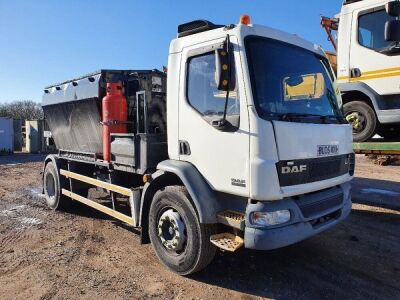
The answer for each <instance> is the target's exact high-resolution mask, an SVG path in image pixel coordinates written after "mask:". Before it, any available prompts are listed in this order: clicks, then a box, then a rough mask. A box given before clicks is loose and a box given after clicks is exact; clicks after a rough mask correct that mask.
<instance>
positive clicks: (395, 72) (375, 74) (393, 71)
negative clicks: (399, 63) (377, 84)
mask: <svg viewBox="0 0 400 300" xmlns="http://www.w3.org/2000/svg"><path fill="white" fill-rule="evenodd" d="M393 76H400V68H399V67H396V68H389V69H382V70H375V71H368V72H362V76H361V77H356V78H351V77H349V76H341V77H338V80H350V81H360V80H369V79H376V78H386V77H393Z"/></svg>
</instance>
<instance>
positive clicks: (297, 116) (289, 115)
mask: <svg viewBox="0 0 400 300" xmlns="http://www.w3.org/2000/svg"><path fill="white" fill-rule="evenodd" d="M280 117H281V120H284V121H291V120H293V119H301V118H318V119H319V120H321V121H324V122H326V121H328V120H332V119H334V120H336V121H338V118H337V117H336V116H331V115H328V116H323V115H318V114H301V113H286V114H281V115H280Z"/></svg>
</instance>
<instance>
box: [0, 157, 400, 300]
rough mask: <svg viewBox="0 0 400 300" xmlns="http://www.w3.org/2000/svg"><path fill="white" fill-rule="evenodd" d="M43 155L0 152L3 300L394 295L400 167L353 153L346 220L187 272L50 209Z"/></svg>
mask: <svg viewBox="0 0 400 300" xmlns="http://www.w3.org/2000/svg"><path fill="white" fill-rule="evenodd" d="M42 159H43V156H40V155H23V154H19V155H14V156H12V157H0V298H1V299H28V298H29V299H50V298H56V299H64V298H65V299H67V298H68V299H75V298H83V299H94V298H96V299H98V298H103V299H115V298H118V299H128V298H168V299H169V298H175V299H227V298H230V299H247V298H254V297H266V298H275V299H287V298H296V299H310V298H313V299H333V298H339V299H345V298H353V299H369V298H381V299H400V283H399V282H400V166H385V167H381V166H377V165H374V164H372V163H371V161H370V160H368V159H366V158H365V157H362V156H359V157H357V169H356V177H357V178H355V180H354V184H353V186H354V188H353V200H354V202H357V203H355V204H354V205H353V211H352V213H351V215H350V217H349V218H348V219H347V220H346V221H344V222H343V223H341V224H340V225H338V226H336V227H335V228H333V229H331V230H330V231H327V232H324V233H322V234H320V235H318V236H316V237H313V238H311V239H308V240H306V241H303V242H301V243H299V244H296V245H292V246H290V247H287V248H284V249H280V250H275V251H269V252H256V251H249V250H240V251H239V252H237V253H234V254H224V253H220V254H218V256H217V257H216V259H215V260H214V262H213V263H212V264H211V265H210V266H209V267H208V268H207V269H206V270H205V271H203V272H201V273H199V274H196V275H194V276H190V277H186V278H184V277H180V276H177V275H175V274H173V273H171V272H169V271H167V270H166V269H165V268H164V267H163V266H162V265H161V264H160V263H159V262H158V260H157V259H156V257H155V255H154V253H153V251H152V248H151V245H144V246H143V245H140V243H139V236H138V233H137V232H135V231H134V230H132V229H130V228H128V227H125V226H123V225H121V224H120V223H119V222H116V221H114V220H112V219H110V218H108V217H105V216H103V215H102V214H100V213H97V212H95V211H93V210H91V209H89V208H85V209H76V208H75V209H74V210H73V211H70V212H64V213H56V212H53V211H50V210H49V209H47V207H46V205H45V200H44V198H43V196H42V195H41V182H40V179H41V176H40V171H41V161H42ZM360 203H361V204H360ZM81 208H82V207H81Z"/></svg>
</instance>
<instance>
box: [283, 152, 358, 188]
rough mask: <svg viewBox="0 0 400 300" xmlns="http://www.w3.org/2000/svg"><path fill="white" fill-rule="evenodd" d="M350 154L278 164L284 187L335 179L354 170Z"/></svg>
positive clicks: (287, 161)
mask: <svg viewBox="0 0 400 300" xmlns="http://www.w3.org/2000/svg"><path fill="white" fill-rule="evenodd" d="M350 156H351V155H350V154H344V155H337V156H331V157H322V158H310V159H299V160H291V161H290V160H285V161H280V162H278V163H277V164H276V169H277V171H278V177H279V183H280V185H281V186H282V187H285V186H291V185H298V184H305V183H310V182H315V181H321V180H326V179H330V178H335V177H338V176H341V175H344V174H346V173H349V172H351V168H353V169H354V162H352V161H351V157H350Z"/></svg>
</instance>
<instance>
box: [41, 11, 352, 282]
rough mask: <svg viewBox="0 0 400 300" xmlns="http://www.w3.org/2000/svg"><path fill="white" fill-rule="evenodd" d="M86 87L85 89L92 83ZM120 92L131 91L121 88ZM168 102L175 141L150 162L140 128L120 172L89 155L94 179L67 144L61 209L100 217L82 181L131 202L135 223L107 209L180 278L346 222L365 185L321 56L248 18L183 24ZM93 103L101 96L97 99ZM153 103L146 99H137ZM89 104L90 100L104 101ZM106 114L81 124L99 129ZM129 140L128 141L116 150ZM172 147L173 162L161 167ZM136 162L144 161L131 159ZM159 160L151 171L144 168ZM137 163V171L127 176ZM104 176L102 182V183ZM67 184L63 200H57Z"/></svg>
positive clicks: (114, 151) (50, 194) (174, 49)
mask: <svg viewBox="0 0 400 300" xmlns="http://www.w3.org/2000/svg"><path fill="white" fill-rule="evenodd" d="M102 74H103V73H102ZM107 74H108V73H107ZM107 74H106V75H104V76H103V75H101V74H100V75H96V76H97V77H96V78H97V79H96V78H95V79H94V80H92V83H93V84H96V82H97V81H96V80H98V81H99V82H101V81H102V80H103V79H101V78H104V80H107V78H111V75H109V76H108V75H107ZM124 74H128V76H131V73H130V72H124V73H121V74H120V76H119V78H122V77H121V76H122V75H124ZM154 74H155V75H154ZM135 76H136V75H135ZM149 76H150V77H149ZM151 76H160V74H159V73H146V78H147V81H148V82H152V83H153V84H154V82H157V81H159V80H155V79H152V78H151ZM81 80H83V81H84V82H85V84H87V79H86V78H84V79H81ZM132 80H133V79H132ZM67 84H69V83H67ZM80 85H82V84H81V82H80V81H79V82H78V84H77V86H78V87H79V86H80ZM121 86H124V83H123V80H122V83H118V86H117V87H119V90H123V88H122V87H121ZM57 87H58V86H56V87H54V88H53V87H52V90H51V91H50V92H47V93H48V94H52V93H53V91H54V93H55V94H54V95H57V93H60V92H61V91H62V90H63V89H64V88H63V87H62V86H61V87H60V88H59V89H57ZM69 87H70V88H71V89H75V88H76V87H73V86H69ZM152 87H153V88H154V85H153V86H150V90H151V89H152ZM166 90H167V100H166V112H167V114H166V116H167V117H166V118H167V122H166V125H167V126H166V128H167V129H166V130H167V143H163V141H164V140H161V139H159V138H158V135H157V134H158V133H153V134H152V136H153V140H155V141H156V142H157V145H158V148H154V146H153V144H148V145H147V146H146V147H140V150H138V148H137V146H135V145H136V144H135V136H136V135H138V133H137V132H135V130H134V129H133V132H128V134H112V137H113V139H111V140H114V142H112V145H111V161H110V162H107V161H104V159H103V160H102V158H101V157H102V156H101V153H97V154H96V155H92V156H90V154H88V153H87V152H85V153H86V154H85V155H86V156H85V157H87V159H89V157H94V160H92V161H90V168H91V169H90V171H88V168H89V167H87V166H88V165H89V162H88V161H86V162H85V161H82V160H80V159H79V157H81V156H83V154H80V155H79V156H77V155H76V153H77V152H82V149H80V150H79V151H77V147H78V145H75V143H71V144H70V145H67V146H68V147H70V146H71V145H72V146H74V147H75V149H70V150H68V151H65V150H63V152H60V153H59V155H58V156H52V157H50V158H47V159H46V161H45V167H44V179H43V180H44V190H45V194H46V198H47V199H49V200H48V202H50V203H52V206H51V207H52V208H54V209H58V206H59V204H60V203H61V204H63V203H65V202H66V201H68V200H66V199H65V198H61V196H60V195H64V196H66V197H70V198H72V199H74V200H77V201H80V202H82V203H85V204H87V205H89V206H91V207H94V208H100V206H99V205H98V204H97V203H94V202H93V201H91V200H89V199H87V198H86V197H84V196H83V193H80V195H77V194H76V193H75V192H74V191H70V190H69V189H73V186H72V185H71V182H72V183H74V182H75V181H76V180H81V181H84V182H85V183H89V184H93V185H96V186H99V187H102V188H106V189H108V190H110V191H113V192H119V193H122V194H124V195H128V196H129V205H130V206H131V210H132V214H131V216H121V214H120V212H118V213H115V212H114V211H110V209H109V208H101V209H102V211H103V212H105V213H108V214H110V215H112V216H114V217H117V218H119V219H120V220H123V221H126V222H128V224H130V225H133V226H135V227H138V228H140V229H141V234H142V241H144V242H146V241H151V243H152V244H153V248H154V250H155V253H156V254H157V256H158V257H159V259H160V260H161V261H162V262H163V264H164V265H166V266H167V267H168V268H170V269H171V270H173V271H174V272H177V273H179V274H182V275H187V274H191V273H194V272H197V271H199V270H201V269H202V268H204V267H205V266H206V265H207V264H208V263H210V262H211V260H212V258H213V256H214V254H215V251H216V249H217V248H221V249H223V250H224V251H236V250H237V249H239V248H240V247H245V248H248V249H257V250H270V249H277V248H281V247H285V246H288V245H291V244H294V243H296V242H299V241H301V240H304V239H306V238H308V237H311V236H313V235H315V234H318V233H320V232H322V231H324V230H327V229H329V228H331V227H333V226H334V225H336V224H338V223H339V222H340V221H342V220H344V219H345V218H346V217H347V216H348V214H349V213H350V211H351V205H352V203H351V196H350V183H349V182H350V180H351V179H352V177H353V175H354V153H353V150H352V128H351V126H350V125H349V124H348V122H346V120H345V118H344V116H343V114H342V101H341V94H340V91H339V89H338V86H337V83H336V78H335V76H334V74H333V71H332V69H331V66H330V64H329V62H328V60H327V59H326V56H325V53H324V52H323V50H322V49H321V47H320V46H318V45H316V44H313V43H310V42H307V41H305V40H303V39H301V38H299V37H298V36H296V35H292V34H288V33H285V32H282V31H279V30H275V29H272V28H269V27H265V26H260V25H252V24H251V22H250V20H249V17H248V16H243V17H242V18H241V21H240V23H239V24H234V25H226V26H220V25H215V24H213V23H211V22H208V21H204V20H198V21H193V22H190V23H186V24H182V25H180V26H179V27H178V37H177V38H176V39H174V40H172V42H171V45H170V49H169V57H168V74H167V89H166ZM91 91H94V92H97V90H96V88H95V87H94V88H92V89H91ZM146 93H147V92H137V93H136V95H137V101H138V99H139V97H138V96H140V95H142V96H143V95H147V94H146ZM69 94H71V95H76V93H75V94H74V92H72V91H71V92H70V93H69ZM45 95H46V94H45ZM54 95H52V96H51V99H52V101H51V103H47V104H46V103H44V110H45V115H46V114H47V116H46V117H49V118H50V117H51V114H52V113H51V110H50V109H53V110H54V109H55V107H54V105H59V106H60V108H62V109H60V111H62V113H65V112H66V109H65V105H64V104H62V103H60V102H57V101H55V100H56V99H55V98H57V97H61V96H62V95H61V94H60V96H54ZM65 95H67V94H65ZM80 95H85V97H88V99H89V100H90V99H91V100H90V101H99V100H98V98H99V97H100V96H98V97H97V98H96V96H95V95H94V94H93V95H92V94H91V95H89V96H90V97H89V96H87V95H88V93H83V92H82V93H80ZM45 97H48V96H45ZM146 97H147V96H146ZM44 99H46V98H44ZM88 99H86V100H84V102H87V101H89V100H88ZM93 99H95V100H93ZM96 99H97V100H96ZM71 101H72V100H71ZM71 101H67V103H66V105H68V106H76V107H77V105H78V104H79V101H80V100H79V101H76V100H73V103H74V104H72V102H71ZM56 103H58V104H56ZM82 103H83V102H82ZM96 103H98V102H96ZM144 103H146V102H144ZM144 106H145V107H146V105H144ZM86 107H87V106H86ZM95 107H99V105H98V104H96V105H95ZM128 107H129V105H128ZM136 107H137V114H138V116H137V120H138V122H139V120H142V119H144V120H146V119H148V118H150V117H151V116H147V117H145V118H142V117H141V116H140V113H141V112H143V111H144V112H145V113H147V110H146V109H144V110H142V109H141V108H142V107H143V105H139V104H137V106H136ZM88 111H89V108H86V112H88ZM82 112H83V110H79V109H76V110H75V112H72V113H71V114H75V118H77V116H76V114H78V115H79V114H80V113H82ZM98 114H99V113H98V112H94V113H93V112H92V114H91V117H90V119H87V118H80V119H79V120H80V121H81V122H91V120H96V118H98V117H96V115H98ZM128 115H129V114H128ZM161 115H165V114H161ZM71 119H73V118H72V117H70V116H66V117H65V121H63V122H62V124H57V122H55V123H54V126H53V128H51V130H52V132H53V133H55V134H56V135H57V134H58V133H60V132H61V130H57V129H58V127H62V128H67V127H68V126H66V124H65V123H68V120H71ZM77 119H78V118H77ZM132 120H133V122H134V120H135V118H133V119H132ZM128 122H129V120H128ZM114 123H115V122H108V123H107V124H106V123H105V122H103V124H96V122H92V123H90V124H89V125H87V126H85V125H83V124H81V125H80V126H79V128H80V129H79V130H78V132H81V131H82V130H83V128H86V130H91V129H90V128H95V127H96V126H100V127H96V128H97V129H96V131H93V133H92V134H90V133H89V131H87V132H86V133H87V136H91V135H96V136H98V137H99V140H101V138H100V134H99V133H98V132H99V131H100V132H101V126H112V124H114ZM50 127H52V126H51V124H50ZM144 127H146V126H144ZM133 128H141V126H133ZM68 132H69V131H67V130H64V131H63V134H68ZM78 132H77V133H76V135H79V134H78ZM147 132H148V131H147V129H144V130H143V131H142V130H141V133H140V141H141V144H140V145H142V144H143V143H144V142H145V141H147V140H148V136H147ZM92 139H93V138H92ZM121 139H124V141H123V143H122V142H118V141H119V140H121ZM130 139H132V140H131V142H129V141H130ZM55 141H56V143H57V138H55ZM84 142H85V141H84V140H82V144H83V143H84ZM60 143H61V141H60ZM103 143H104V140H103ZM162 145H165V147H166V149H167V158H165V157H164V156H162V157H159V156H157V155H154V154H155V153H159V152H160V151H161V149H162V148H160V147H163V146H162ZM135 151H136V152H135ZM161 152H162V151H161ZM65 153H67V154H66V155H65ZM133 153H138V154H137V155H135V157H134V158H133V157H132V159H127V157H131V156H132V155H133ZM78 154H79V153H78ZM119 157H123V159H122V158H121V159H120V158H119ZM149 157H152V158H153V160H152V163H151V164H149V163H147V164H144V163H143V162H138V160H145V159H149ZM154 157H157V158H158V159H159V160H158V161H157V164H155V163H154V162H155V160H154ZM126 161H128V162H129V161H132V162H135V161H136V163H132V164H131V165H130V166H125V167H124V168H122V167H121V164H124V163H125V162H126ZM46 164H53V165H54V166H56V167H54V166H53V167H51V166H50V167H49V166H48V165H47V166H46ZM137 166H142V167H141V168H138V167H137ZM143 166H144V167H143ZM128 167H129V168H128ZM99 170H101V172H100V171H99ZM57 173H58V174H60V176H64V177H66V178H65V179H66V181H65V180H64V181H63V182H62V181H61V180H60V179H59V178H57V176H56V175H54V174H57ZM82 173H84V175H83V176H82ZM96 173H97V174H98V173H101V174H102V175H103V177H100V176H98V177H97V178H96V179H93V178H91V175H90V174H96ZM105 175H107V176H109V178H110V180H109V181H108V182H104V181H105V180H103V179H104V178H107V176H105ZM47 178H50V179H49V180H47ZM52 178H53V179H52ZM102 178H103V179H102ZM111 179H112V184H110V183H111ZM68 180H69V181H70V184H69V185H68ZM61 185H64V187H63V188H62V189H61V194H60V192H54V191H57V190H60V186H61ZM116 185H118V186H116ZM79 192H81V190H79Z"/></svg>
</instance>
